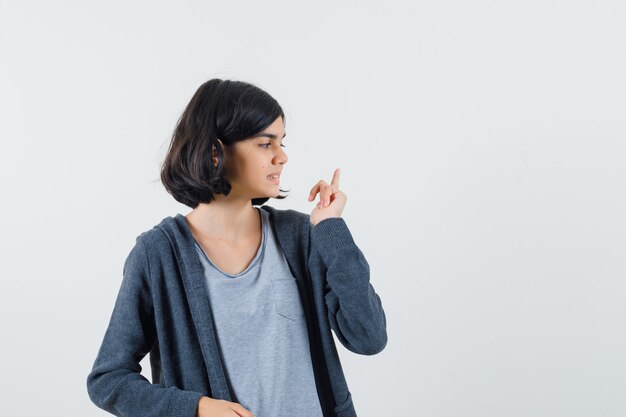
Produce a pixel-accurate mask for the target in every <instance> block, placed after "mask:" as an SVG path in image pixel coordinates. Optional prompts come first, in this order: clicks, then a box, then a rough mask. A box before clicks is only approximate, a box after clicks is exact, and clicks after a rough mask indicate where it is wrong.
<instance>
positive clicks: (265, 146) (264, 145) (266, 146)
mask: <svg viewBox="0 0 626 417" xmlns="http://www.w3.org/2000/svg"><path fill="white" fill-rule="evenodd" d="M270 145H271V142H270V143H264V144H262V145H261V146H262V147H264V148H265V149H267V148H268V146H270ZM280 146H282V147H283V148H286V147H287V145H280Z"/></svg>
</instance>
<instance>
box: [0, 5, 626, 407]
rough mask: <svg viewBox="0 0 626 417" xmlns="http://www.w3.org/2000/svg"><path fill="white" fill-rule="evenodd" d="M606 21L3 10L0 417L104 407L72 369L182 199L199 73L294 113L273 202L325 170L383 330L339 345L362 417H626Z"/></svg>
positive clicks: (547, 13)
mask: <svg viewBox="0 0 626 417" xmlns="http://www.w3.org/2000/svg"><path fill="white" fill-rule="evenodd" d="M625 22H626V3H624V2H623V1H617V0H616V1H572V0H569V1H565V0H563V1H545V0H542V1H496V0H494V1H471V2H465V1H449V0H443V1H403V2H393V1H384V2H383V1H378V2H374V1H325V2H306V3H305V2H294V1H283V2H277V1H263V2H256V1H254V2H253V1H248V2H237V1H230V2H208V1H207V2H200V1H196V2H160V3H159V2H155V1H150V2H148V1H143V2H129V1H124V2H122V1H107V2H93V1H92V2H85V1H75V2H57V1H54V2H53V1H48V2H45V1H16V0H13V1H11V2H9V1H6V0H4V1H1V2H0V47H1V55H0V56H1V58H0V59H1V65H0V75H1V76H0V113H1V115H2V116H1V117H2V124H1V129H2V147H1V150H0V155H1V156H0V158H1V160H0V178H1V180H2V196H3V197H2V216H1V218H0V228H1V229H0V233H1V237H0V239H1V240H0V243H1V247H0V257H1V264H0V268H1V271H0V277H1V279H2V290H1V292H0V325H1V326H2V327H1V333H0V334H1V336H2V342H1V345H0V346H1V350H2V354H1V355H0V369H1V370H2V371H1V372H2V376H1V378H0V392H2V400H1V401H0V415H2V416H40V415H45V416H104V415H108V414H107V413H106V412H104V411H102V410H100V409H98V408H97V407H96V406H95V405H93V404H92V403H91V402H90V400H89V398H88V395H87V391H86V384H85V382H86V377H87V374H88V373H89V371H90V369H91V366H92V364H93V361H94V359H95V357H96V353H97V350H98V348H99V345H100V343H101V341H102V337H103V336H104V331H105V329H106V325H107V324H108V320H109V318H110V314H111V311H112V308H113V304H114V301H115V297H116V295H117V292H118V290H119V285H120V283H121V278H122V266H123V262H124V260H125V257H126V255H127V254H128V252H129V251H130V249H131V248H132V246H133V245H134V242H135V237H136V236H137V235H138V234H139V233H141V232H142V231H145V230H147V229H149V228H152V226H153V225H155V224H156V223H157V222H159V221H160V220H161V219H163V218H164V217H166V216H170V215H174V214H176V213H182V214H186V213H188V212H189V210H190V209H188V208H187V207H185V206H183V205H181V204H178V203H177V202H176V201H175V200H174V199H173V198H172V197H171V196H170V195H169V194H167V193H166V192H165V190H164V188H163V187H162V185H161V184H160V182H159V181H158V178H159V174H158V173H159V165H160V163H161V161H162V158H163V156H164V155H165V151H166V146H167V144H168V141H169V138H170V135H171V133H172V130H173V128H174V124H175V122H176V120H177V119H178V117H179V116H180V114H181V112H182V111H183V109H184V107H185V105H186V104H187V102H188V101H189V99H190V98H191V96H192V95H193V93H194V92H195V90H196V89H197V88H198V87H199V86H200V85H201V84H202V83H203V82H205V81H207V80H208V79H210V78H214V77H218V78H230V79H237V80H243V81H247V82H251V83H254V84H255V85H257V86H259V87H261V88H263V89H264V90H266V91H267V92H269V93H270V94H271V95H272V96H273V97H275V98H276V99H277V100H278V102H279V103H280V104H281V105H282V107H283V108H284V110H285V112H286V114H287V125H286V131H287V133H288V135H287V138H286V139H285V142H284V143H285V144H286V145H287V148H285V150H286V151H287V153H288V155H289V163H288V164H287V165H286V169H285V172H284V174H283V179H282V186H283V187H285V188H289V189H291V190H292V191H291V194H290V197H289V198H288V199H286V200H283V201H280V202H279V201H277V200H270V201H269V202H268V203H267V204H269V205H272V206H274V207H277V208H285V209H286V208H291V209H295V210H299V211H302V212H306V213H310V211H311V210H312V209H313V206H314V204H315V203H314V202H308V201H307V195H308V192H309V190H310V188H311V187H312V186H313V185H314V184H315V183H316V182H317V181H318V180H320V179H325V180H326V181H328V182H330V179H331V176H332V172H333V170H334V169H335V168H337V167H338V168H341V172H342V175H341V181H340V187H341V188H342V190H343V191H344V192H345V193H346V194H347V195H348V197H349V200H348V203H347V206H346V209H345V211H344V213H343V217H344V218H345V219H346V222H347V224H348V226H349V227H350V230H351V232H352V234H353V236H354V238H355V241H356V243H357V244H358V245H359V247H360V248H361V250H362V251H363V252H364V254H365V255H366V258H367V259H368V262H369V264H370V268H371V282H372V285H373V286H374V288H375V289H376V291H377V293H378V294H379V295H380V297H381V299H382V302H383V306H384V308H385V311H386V314H387V320H388V334H389V343H388V345H387V347H386V349H385V350H384V351H383V352H381V353H380V354H378V355H375V356H360V355H356V354H353V353H351V352H349V351H348V350H346V349H345V348H344V347H343V346H341V345H340V344H338V349H339V353H340V356H341V359H342V363H343V365H344V371H345V373H346V378H347V380H348V384H349V387H350V390H351V392H352V396H353V400H354V403H355V407H356V410H357V412H358V414H359V416H360V417H375V416H376V417H378V416H391V415H393V416H428V417H459V416H462V417H518V416H519V417H522V416H524V417H543V416H545V417H552V416H568V417H578V416H580V417H589V416H592V417H604V416H624V415H626V396H625V395H624V393H625V392H626V356H625V355H624V352H625V350H626V320H625V317H626V303H625V300H626V283H625V282H626V281H625V280H624V278H625V277H626V274H625V272H626V265H625V263H624V255H625V252H626V221H625V218H624V213H625V212H626V195H625V191H626V168H625V167H626V164H625V163H624V162H625V159H626V143H625V140H626V118H625V116H626V81H625V77H624V74H626V24H625ZM337 343H338V342H337ZM142 365H143V366H144V375H146V376H148V378H149V363H148V357H146V358H145V359H144V361H142ZM261 417H264V416H261ZM277 417H282V416H277Z"/></svg>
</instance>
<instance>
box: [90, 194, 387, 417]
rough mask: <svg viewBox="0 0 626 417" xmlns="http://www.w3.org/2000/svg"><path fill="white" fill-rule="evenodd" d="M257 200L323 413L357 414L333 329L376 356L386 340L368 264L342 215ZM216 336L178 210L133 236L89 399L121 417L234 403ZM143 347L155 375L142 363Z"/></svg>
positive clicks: (190, 414) (336, 416)
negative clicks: (294, 289)
mask: <svg viewBox="0 0 626 417" xmlns="http://www.w3.org/2000/svg"><path fill="white" fill-rule="evenodd" d="M260 208H261V209H263V210H266V211H268V212H269V215H270V223H271V225H272V227H273V231H274V234H275V236H276V238H277V241H278V244H279V246H280V247H281V249H282V251H283V253H284V254H285V258H286V259H287V263H288V264H289V268H290V270H291V273H292V274H293V276H294V278H295V279H296V281H297V284H298V290H299V293H300V299H301V301H302V306H303V309H304V314H305V317H306V323H307V329H308V334H309V343H310V348H311V349H310V351H311V361H312V364H313V370H314V375H315V385H316V388H317V393H318V396H319V399H320V403H321V405H322V410H323V412H324V417H356V411H355V408H354V404H353V403H352V397H351V395H350V391H349V389H348V385H347V383H346V379H345V377H344V373H343V370H342V368H341V363H340V361H339V356H338V354H337V349H336V346H335V342H334V339H333V337H332V334H331V329H332V330H333V331H334V332H335V335H336V336H337V339H338V340H339V341H340V342H341V343H342V344H343V345H344V346H345V347H346V348H347V349H348V350H350V351H352V352H354V353H358V354H362V355H374V354H376V353H379V352H381V351H382V350H383V349H384V348H385V346H386V344H387V329H386V327H387V322H386V317H385V312H384V310H383V306H382V303H381V301H380V297H379V296H378V294H376V292H375V290H374V288H373V287H372V285H371V283H370V275H369V265H368V263H367V261H366V259H365V257H364V255H363V253H362V252H361V250H360V249H359V248H358V247H357V245H356V244H355V242H354V240H353V238H352V235H351V233H350V231H349V229H348V227H347V225H346V223H345V220H344V219H343V218H341V217H333V218H328V219H325V220H322V221H321V222H319V223H318V224H317V225H316V226H313V225H312V224H311V223H310V220H309V219H310V216H309V215H308V214H305V213H301V212H298V211H295V210H280V209H275V208H273V207H271V206H267V205H265V206H261V207H260ZM215 337H216V336H215V332H214V329H213V322H212V317H211V309H210V307H209V298H208V296H207V292H206V283H205V279H204V271H203V267H202V263H201V261H200V258H199V257H198V254H197V252H196V248H195V246H194V239H193V235H192V234H191V231H190V229H189V227H188V225H187V222H186V220H185V217H184V216H183V215H181V214H176V215H175V216H174V217H166V218H164V219H163V220H162V221H161V222H160V223H159V224H157V225H156V226H154V227H153V228H152V229H150V230H148V231H145V232H143V233H141V234H140V235H139V236H138V237H137V239H136V244H135V246H134V247H133V248H132V249H131V251H130V253H129V255H128V257H127V259H126V262H125V263H124V268H123V279H122V283H121V287H120V290H119V293H118V296H117V300H116V302H115V306H114V308H113V313H112V314H111V319H110V322H109V325H108V328H107V329H106V332H105V335H104V339H103V341H102V345H101V346H100V349H99V351H98V355H97V357H96V360H95V362H94V364H93V368H92V370H91V372H90V373H89V375H88V377H87V391H88V394H89V397H90V398H91V401H92V402H93V403H94V404H96V405H97V406H98V407H100V408H102V409H103V410H106V411H108V412H110V413H112V414H114V415H116V416H124V417H131V416H132V417H157V416H158V417H166V416H167V417H171V416H177V417H178V416H180V417H195V414H196V410H197V407H198V401H199V400H200V397H201V396H203V395H205V396H208V397H211V398H215V399H222V400H227V401H232V399H231V393H230V392H229V389H228V385H227V382H226V377H225V373H224V368H223V365H222V361H221V359H220V354H219V351H218V347H217V346H218V345H217V341H216V338H215ZM147 353H150V366H151V370H152V383H150V381H148V380H147V379H146V378H145V377H144V376H143V375H141V369H142V368H141V366H140V365H139V362H140V361H141V359H142V358H143V357H144V356H145V355H146V354H147ZM293 400H294V401H297V399H296V398H294V399H293ZM273 417H287V416H273Z"/></svg>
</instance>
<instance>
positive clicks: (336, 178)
mask: <svg viewBox="0 0 626 417" xmlns="http://www.w3.org/2000/svg"><path fill="white" fill-rule="evenodd" d="M330 185H332V187H333V188H334V189H339V168H337V169H335V172H334V173H333V179H332V180H331V182H330Z"/></svg>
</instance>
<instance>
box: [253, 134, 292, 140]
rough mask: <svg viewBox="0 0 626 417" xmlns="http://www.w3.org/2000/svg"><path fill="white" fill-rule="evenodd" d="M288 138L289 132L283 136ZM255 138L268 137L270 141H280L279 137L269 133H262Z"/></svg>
mask: <svg viewBox="0 0 626 417" xmlns="http://www.w3.org/2000/svg"><path fill="white" fill-rule="evenodd" d="M285 136H287V132H285V134H284V135H283V138H284V137H285ZM252 137H253V138H262V137H267V138H270V140H272V139H278V136H276V135H275V134H273V133H267V132H261V133H257V134H256V135H254V136H252Z"/></svg>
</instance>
